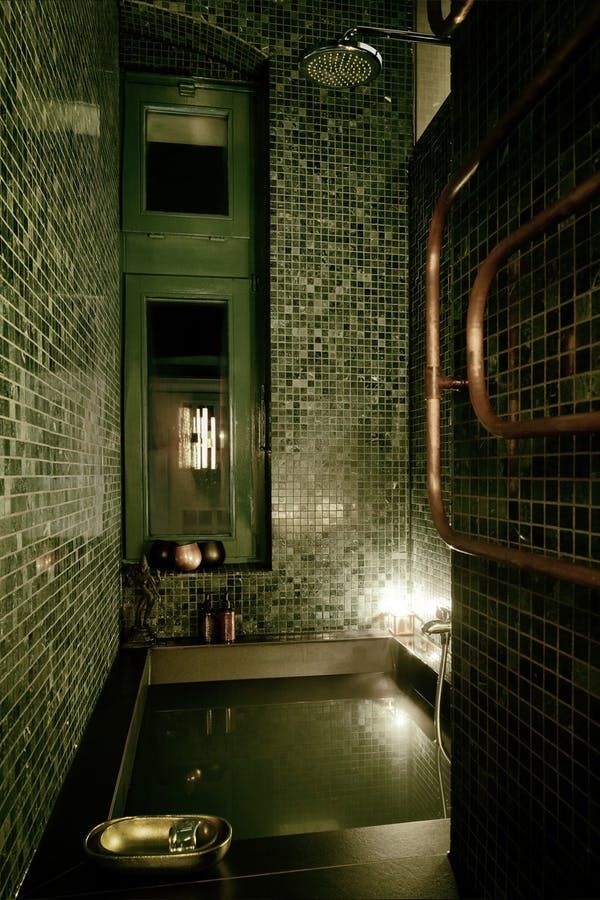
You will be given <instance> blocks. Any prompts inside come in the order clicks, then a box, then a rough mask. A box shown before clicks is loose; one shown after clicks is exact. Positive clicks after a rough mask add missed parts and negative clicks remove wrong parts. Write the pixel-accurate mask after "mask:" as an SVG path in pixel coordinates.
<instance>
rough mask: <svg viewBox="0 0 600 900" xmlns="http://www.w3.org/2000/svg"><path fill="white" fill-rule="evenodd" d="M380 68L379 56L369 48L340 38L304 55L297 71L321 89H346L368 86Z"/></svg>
mask: <svg viewBox="0 0 600 900" xmlns="http://www.w3.org/2000/svg"><path fill="white" fill-rule="evenodd" d="M382 68H383V60H382V58H381V54H380V53H378V52H377V50H376V49H375V48H374V47H371V46H370V44H363V43H361V42H360V41H357V40H354V39H349V40H348V39H346V38H345V37H344V38H340V39H339V40H337V41H328V42H327V43H326V44H323V45H322V46H320V47H315V48H313V49H312V50H309V51H308V52H307V53H305V54H304V56H303V57H302V59H301V60H300V71H301V72H302V74H303V75H306V77H307V78H309V79H310V80H311V81H314V82H315V83H316V84H319V85H321V86H322V87H332V88H348V87H358V85H361V84H368V83H369V82H370V81H373V79H374V78H377V76H378V75H379V73H380V72H381V69H382Z"/></svg>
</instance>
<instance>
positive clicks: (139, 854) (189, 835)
mask: <svg viewBox="0 0 600 900" xmlns="http://www.w3.org/2000/svg"><path fill="white" fill-rule="evenodd" d="M231 836H232V831H231V825H230V824H229V822H227V821H226V819H221V818H220V817H219V816H207V815H178V816H175V815H171V816H126V817H124V818H122V819H109V820H108V821H107V822H102V823H101V824H100V825H96V826H95V827H94V828H92V830H91V831H90V833H89V834H88V835H87V837H86V839H85V844H84V846H85V851H86V853H87V854H88V856H90V857H92V859H94V860H96V862H98V863H100V864H101V865H104V866H108V867H110V868H113V869H122V870H126V869H135V870H137V871H141V870H144V869H152V870H157V869H165V870H169V871H178V872H187V871H190V870H192V869H205V868H208V866H212V865H215V864H216V863H218V862H219V860H221V859H223V857H224V856H225V854H226V853H227V851H228V850H229V846H230V844H231Z"/></svg>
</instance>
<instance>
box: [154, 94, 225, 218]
mask: <svg viewBox="0 0 600 900" xmlns="http://www.w3.org/2000/svg"><path fill="white" fill-rule="evenodd" d="M227 136H228V120H227V117H226V116H218V115H194V114H190V113H187V114H178V113H171V112H158V111H150V110H148V111H147V112H146V185H145V188H146V206H145V208H146V210H147V211H149V212H167V213H182V214H188V215H189V214H192V215H214V216H227V215H229V178H228V146H227V143H228V137H227Z"/></svg>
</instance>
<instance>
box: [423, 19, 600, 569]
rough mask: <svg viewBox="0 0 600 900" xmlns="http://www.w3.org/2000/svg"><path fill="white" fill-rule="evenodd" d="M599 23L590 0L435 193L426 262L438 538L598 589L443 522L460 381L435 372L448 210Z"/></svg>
mask: <svg viewBox="0 0 600 900" xmlns="http://www.w3.org/2000/svg"><path fill="white" fill-rule="evenodd" d="M599 23H600V4H593V6H592V9H591V12H590V13H589V14H588V15H587V16H586V18H585V19H583V21H582V22H581V24H580V25H579V27H578V28H577V29H576V30H575V31H574V32H573V34H572V35H571V37H570V38H569V39H568V40H567V41H566V42H565V43H564V44H563V45H562V46H561V47H560V48H559V50H558V51H557V52H556V53H555V54H554V56H553V57H552V58H551V59H550V60H549V62H548V63H547V64H546V65H545V66H544V67H543V68H542V69H541V71H540V72H539V73H537V75H535V76H534V78H533V79H532V81H531V82H530V83H529V84H528V86H527V87H526V88H525V90H524V91H523V93H522V94H521V95H520V96H519V97H518V98H517V100H516V101H515V103H514V104H513V105H512V106H511V107H510V108H509V110H508V112H507V113H506V114H505V115H504V116H503V118H502V119H501V120H500V121H499V122H498V124H497V125H496V126H495V127H494V128H492V129H491V130H490V131H489V132H488V134H487V135H486V137H485V138H484V139H483V141H482V142H481V143H480V145H479V146H478V147H477V149H476V151H475V153H474V154H473V155H472V156H471V158H470V159H469V160H468V162H467V163H466V164H465V165H464V166H463V167H462V168H461V169H459V170H458V171H457V172H456V173H455V174H454V175H453V176H451V178H450V180H449V181H448V184H447V185H446V187H445V188H444V189H443V191H442V193H441V194H440V197H439V199H438V202H437V204H436V207H435V210H434V213H433V217H432V220H431V226H430V229H429V237H428V241H427V255H426V263H425V333H426V367H425V405H426V410H425V415H426V441H427V494H428V497H429V506H430V509H431V516H432V519H433V523H434V525H435V527H436V528H437V530H438V532H439V534H440V536H441V537H442V538H443V540H444V541H445V542H446V543H447V544H448V545H449V546H450V547H451V548H452V549H454V550H457V551H460V552H462V553H469V554H472V555H474V556H482V557H484V558H487V559H491V560H494V561H496V562H499V563H504V564H509V565H514V566H518V567H520V568H525V569H530V570H533V571H539V572H543V573H545V574H548V575H551V576H553V577H555V578H559V579H563V580H567V581H571V582H573V583H575V584H581V585H583V586H586V587H600V572H598V571H594V570H593V569H590V568H588V567H586V566H581V565H579V564H577V563H572V562H569V561H568V560H564V559H555V558H553V557H547V556H544V555H543V554H541V553H535V552H533V551H525V550H519V549H518V548H513V547H505V546H504V545H502V544H495V543H492V542H489V541H484V540H481V539H479V538H475V537H472V536H470V535H467V534H464V533H462V532H459V531H457V530H456V529H454V528H453V527H452V526H451V524H450V522H449V520H448V517H447V515H446V512H445V509H444V499H443V494H442V481H441V409H440V407H441V396H442V392H443V391H444V390H445V389H447V388H448V387H449V386H456V385H457V383H458V382H459V379H456V378H452V377H448V376H443V375H442V374H441V372H440V259H441V250H442V242H443V239H444V232H445V227H446V222H447V219H448V214H449V212H450V208H451V206H452V203H453V202H454V200H455V198H456V197H457V195H458V194H459V193H460V191H461V190H462V189H463V188H464V187H465V186H466V185H467V184H468V182H469V181H470V179H471V178H472V177H473V175H474V174H475V173H476V172H477V170H478V168H479V166H480V165H481V163H482V162H484V161H485V160H486V159H488V157H490V156H491V155H492V153H494V152H495V151H496V150H497V148H498V147H499V146H500V145H501V144H502V143H503V141H504V140H505V139H506V138H507V137H508V136H509V135H510V133H511V132H512V131H513V130H514V128H516V126H517V125H518V124H519V122H520V121H521V120H522V119H523V118H524V117H525V116H526V115H527V113H528V112H530V110H531V109H532V108H533V107H534V106H535V104H536V103H537V102H538V101H539V99H540V98H541V97H543V96H544V94H545V93H546V92H547V91H548V90H549V88H550V87H551V86H552V84H554V82H555V81H556V80H557V79H558V78H559V77H560V75H561V74H562V72H563V70H564V69H565V68H566V67H567V66H568V65H569V64H570V63H571V62H572V61H573V60H574V58H575V57H576V54H577V52H578V50H579V49H580V48H581V46H582V45H584V44H585V42H586V41H587V39H588V37H589V35H590V34H591V32H592V31H593V30H594V29H595V28H597V27H598V24H599Z"/></svg>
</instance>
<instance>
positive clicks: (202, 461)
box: [147, 300, 231, 535]
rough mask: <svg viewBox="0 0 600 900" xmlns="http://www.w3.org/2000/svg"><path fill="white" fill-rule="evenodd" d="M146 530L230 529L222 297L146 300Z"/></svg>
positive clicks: (159, 532)
mask: <svg viewBox="0 0 600 900" xmlns="http://www.w3.org/2000/svg"><path fill="white" fill-rule="evenodd" d="M147 331H148V470H149V471H148V476H149V477H148V484H149V498H148V499H149V516H150V533H151V535H165V534H169V535H179V534H186V535H201V534H207V533H208V534H227V533H229V532H230V531H231V496H230V494H231V491H230V465H229V390H228V382H229V378H228V367H229V361H228V340H227V305H226V304H225V303H218V302H215V303H211V302H201V303H196V302H194V303H178V302H173V301H169V302H166V301H163V302H161V301H160V300H155V301H151V302H150V303H149V304H148V307H147Z"/></svg>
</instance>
